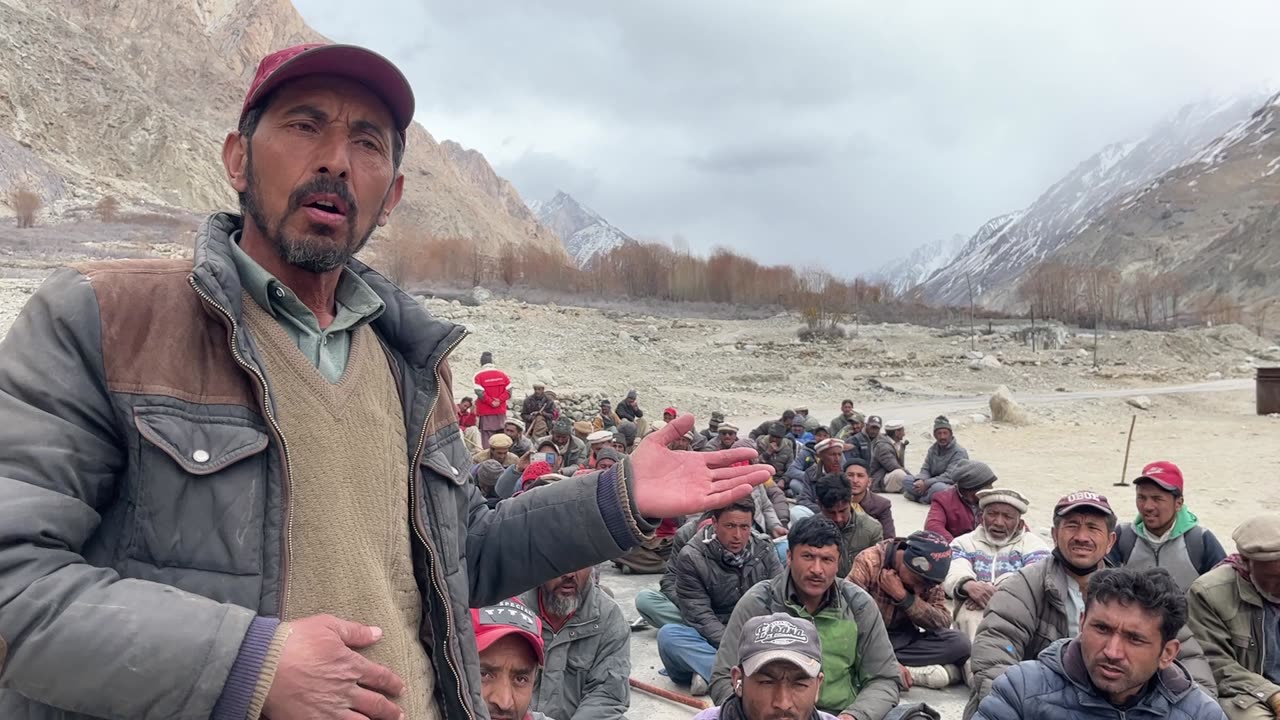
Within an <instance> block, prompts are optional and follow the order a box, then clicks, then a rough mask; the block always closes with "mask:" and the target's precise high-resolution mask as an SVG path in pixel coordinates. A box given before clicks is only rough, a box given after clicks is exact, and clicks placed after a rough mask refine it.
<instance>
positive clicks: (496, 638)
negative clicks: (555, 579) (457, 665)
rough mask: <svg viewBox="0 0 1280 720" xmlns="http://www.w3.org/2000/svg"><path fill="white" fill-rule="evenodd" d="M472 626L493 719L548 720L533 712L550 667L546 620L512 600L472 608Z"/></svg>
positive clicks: (483, 691)
mask: <svg viewBox="0 0 1280 720" xmlns="http://www.w3.org/2000/svg"><path fill="white" fill-rule="evenodd" d="M471 624H472V625H473V626H475V629H476V649H477V650H478V651H479V652H480V694H481V695H482V696H483V697H484V704H485V707H486V708H487V709H488V710H489V718H490V720H546V716H545V715H543V714H542V713H539V712H530V711H529V705H531V704H532V703H533V689H534V687H536V686H537V684H538V676H539V674H540V672H541V670H542V666H543V665H545V664H546V651H545V649H544V646H543V642H542V621H540V620H539V619H538V616H537V615H534V614H533V613H532V612H530V610H529V608H528V607H527V606H526V605H524V603H521V602H520V601H519V600H515V599H512V600H503V601H502V602H500V603H498V604H497V605H491V606H489V607H483V608H475V609H472V611H471Z"/></svg>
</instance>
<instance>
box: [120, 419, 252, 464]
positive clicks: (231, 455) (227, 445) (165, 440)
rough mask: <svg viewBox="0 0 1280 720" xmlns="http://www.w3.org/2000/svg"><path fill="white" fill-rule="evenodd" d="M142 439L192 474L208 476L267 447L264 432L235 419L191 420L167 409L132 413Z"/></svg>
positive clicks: (246, 422)
mask: <svg viewBox="0 0 1280 720" xmlns="http://www.w3.org/2000/svg"><path fill="white" fill-rule="evenodd" d="M133 424H134V426H135V427H137V428H138V432H139V433H141V434H142V437H144V438H146V439H147V440H148V441H150V442H151V444H152V445H155V446H156V447H157V448H158V449H160V450H161V451H163V452H164V454H166V455H168V456H169V457H170V458H172V459H173V461H174V462H176V463H178V465H180V466H182V469H183V470H186V471H187V472H189V473H191V474H192V475H210V474H212V473H215V472H218V471H219V470H222V469H223V468H226V467H227V466H229V465H232V464H234V463H236V462H239V461H240V460H243V459H245V458H247V457H249V456H251V455H256V454H258V453H260V452H262V451H263V450H265V449H266V448H267V444H268V440H267V433H266V432H265V431H263V430H261V429H259V428H257V427H254V426H253V425H252V424H250V423H249V422H248V421H245V420H240V419H236V418H227V417H222V418H213V417H203V418H200V419H194V418H192V417H190V416H187V415H186V414H182V413H178V412H177V411H173V410H169V409H167V408H166V409H163V410H161V409H156V408H150V409H145V410H144V409H139V410H135V411H134V415H133Z"/></svg>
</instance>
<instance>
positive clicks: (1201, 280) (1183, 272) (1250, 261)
mask: <svg viewBox="0 0 1280 720" xmlns="http://www.w3.org/2000/svg"><path fill="white" fill-rule="evenodd" d="M1278 129H1280V95H1277V96H1273V97H1271V98H1270V99H1269V100H1267V101H1266V102H1265V103H1261V107H1259V108H1258V109H1257V110H1256V111H1255V112H1254V113H1252V114H1251V115H1249V116H1247V117H1246V118H1245V119H1244V120H1242V121H1241V122H1239V123H1237V124H1236V125H1234V126H1233V127H1231V128H1229V129H1228V130H1227V131H1226V132H1224V133H1223V134H1222V135H1221V137H1219V138H1217V139H1216V140H1214V141H1213V142H1211V143H1209V144H1207V145H1205V146H1204V147H1203V148H1202V149H1201V150H1200V151H1199V152H1197V153H1195V154H1194V155H1193V156H1192V157H1191V158H1190V159H1188V160H1187V161H1186V162H1184V163H1182V164H1180V165H1179V166H1177V167H1175V168H1173V169H1172V170H1169V171H1168V172H1166V173H1164V174H1162V175H1161V176H1160V177H1158V178H1155V179H1154V180H1152V181H1151V182H1149V183H1147V184H1146V185H1144V186H1143V187H1141V188H1139V189H1137V190H1135V191H1133V192H1131V193H1129V194H1127V195H1125V196H1123V197H1121V198H1117V199H1116V201H1115V202H1113V203H1112V204H1111V205H1110V206H1109V207H1108V208H1107V209H1106V211H1105V212H1103V213H1102V214H1100V215H1099V216H1097V217H1096V218H1094V219H1093V221H1092V222H1090V223H1089V224H1088V225H1087V226H1085V227H1083V228H1081V229H1080V231H1079V232H1077V233H1075V234H1074V235H1073V236H1072V237H1071V238H1069V241H1068V242H1067V243H1066V244H1065V245H1064V246H1063V247H1062V249H1061V250H1059V251H1058V253H1057V255H1056V257H1058V258H1060V259H1062V260H1064V261H1066V262H1075V263H1082V264H1090V265H1101V266H1105V267H1110V268H1114V269H1116V270H1118V271H1120V272H1121V273H1122V274H1124V275H1130V274H1134V273H1139V272H1145V273H1151V274H1153V275H1163V276H1171V277H1173V278H1176V279H1177V282H1178V284H1179V286H1180V289H1181V293H1182V299H1183V300H1184V304H1183V306H1182V307H1181V308H1179V310H1178V312H1183V313H1188V312H1189V313H1194V312H1195V311H1196V310H1198V309H1203V308H1204V306H1205V304H1206V303H1214V304H1218V305H1220V306H1231V307H1235V308H1240V309H1242V310H1244V311H1245V312H1249V313H1260V316H1261V317H1266V316H1267V312H1266V310H1267V306H1269V305H1271V304H1272V303H1273V302H1274V298H1275V297H1276V296H1278V295H1280V274H1277V273H1276V268H1277V267H1280V206H1278V205H1277V203H1276V198H1277V196H1278V195H1280V133H1277V132H1276V131H1277V130H1278ZM1275 315H1276V313H1275V312H1274V311H1273V312H1271V313H1270V317H1272V318H1274V317H1275ZM1258 317H1259V315H1258V314H1255V315H1254V316H1253V319H1254V320H1255V321H1256V320H1257V318H1258ZM1274 323H1275V320H1274V319H1273V320H1272V321H1271V323H1270V324H1272V325H1274Z"/></svg>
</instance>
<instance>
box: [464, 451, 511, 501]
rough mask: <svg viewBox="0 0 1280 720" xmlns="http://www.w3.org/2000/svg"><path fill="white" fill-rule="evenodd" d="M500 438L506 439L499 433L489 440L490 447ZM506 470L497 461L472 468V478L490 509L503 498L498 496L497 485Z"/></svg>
mask: <svg viewBox="0 0 1280 720" xmlns="http://www.w3.org/2000/svg"><path fill="white" fill-rule="evenodd" d="M500 437H506V435H503V434H502V433H498V434H496V435H494V436H493V437H492V438H490V439H489V446H490V447H493V441H494V440H497V439H498V438H500ZM503 470H505V468H503V467H502V464H501V463H499V462H498V461H497V460H485V461H484V462H482V463H480V464H479V465H473V466H472V467H471V478H472V479H473V480H474V481H475V483H476V487H477V488H479V489H480V494H481V495H482V496H484V500H485V503H486V504H487V505H488V506H489V507H496V506H497V505H498V501H499V500H501V499H502V498H501V497H500V496H499V495H498V491H497V484H498V478H500V477H502V472H503Z"/></svg>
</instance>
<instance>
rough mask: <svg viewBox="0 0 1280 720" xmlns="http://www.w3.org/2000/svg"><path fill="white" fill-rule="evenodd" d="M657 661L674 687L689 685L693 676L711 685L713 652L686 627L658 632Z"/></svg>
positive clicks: (681, 626) (675, 626)
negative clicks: (700, 677)
mask: <svg viewBox="0 0 1280 720" xmlns="http://www.w3.org/2000/svg"><path fill="white" fill-rule="evenodd" d="M658 657H659V658H661V659H662V666H663V667H665V668H666V669H667V676H668V677H670V678H671V682H673V683H676V684H677V685H688V684H689V683H690V682H692V681H693V676H694V674H695V673H696V674H698V675H701V676H702V679H703V680H706V681H707V682H708V683H709V682H711V668H712V667H713V666H714V665H715V662H716V649H715V648H713V647H711V643H709V642H707V640H706V638H704V637H702V635H701V634H700V633H699V632H698V631H697V630H694V629H693V628H691V627H689V626H688V625H679V624H671V625H663V626H662V627H661V628H660V629H659V630H658Z"/></svg>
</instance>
